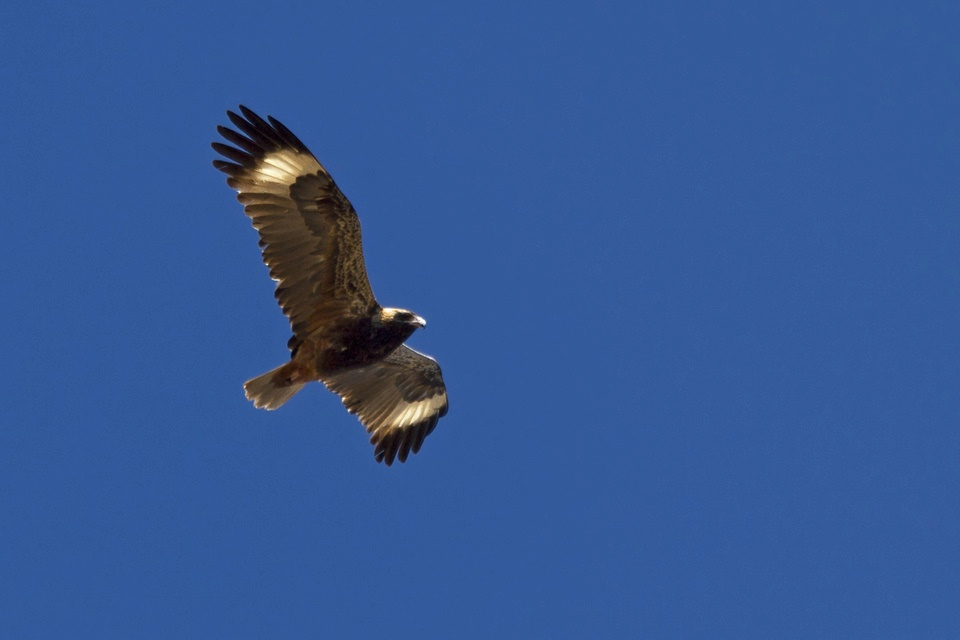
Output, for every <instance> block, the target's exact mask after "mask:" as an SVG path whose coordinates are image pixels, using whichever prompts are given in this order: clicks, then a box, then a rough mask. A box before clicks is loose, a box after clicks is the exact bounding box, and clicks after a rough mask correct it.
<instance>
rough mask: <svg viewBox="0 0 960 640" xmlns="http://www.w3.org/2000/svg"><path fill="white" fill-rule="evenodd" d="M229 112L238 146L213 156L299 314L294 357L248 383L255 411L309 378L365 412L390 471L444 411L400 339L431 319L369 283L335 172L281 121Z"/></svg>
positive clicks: (440, 389)
mask: <svg viewBox="0 0 960 640" xmlns="http://www.w3.org/2000/svg"><path fill="white" fill-rule="evenodd" d="M240 113H241V114H242V116H241V115H238V114H236V113H233V112H231V111H228V112H227V116H228V117H229V118H230V121H231V122H232V123H233V124H234V126H235V127H236V128H237V129H238V130H239V133H238V132H237V131H234V130H232V129H228V128H226V127H217V131H218V132H219V133H220V135H222V136H223V137H224V138H225V139H226V140H227V141H228V142H230V143H232V144H233V145H235V146H229V145H226V144H222V143H220V142H214V143H213V148H214V149H215V150H216V151H217V152H218V153H219V154H221V155H222V156H224V157H225V158H227V159H228V160H229V161H230V162H227V161H224V160H214V161H213V165H214V166H215V167H216V168H217V169H219V170H220V171H223V172H224V173H226V174H227V176H228V178H227V184H228V185H229V186H230V187H231V188H233V189H236V190H237V192H238V195H237V199H238V200H239V201H240V202H241V203H242V204H243V205H244V212H245V213H246V214H247V215H248V216H249V217H250V219H251V221H252V222H253V226H254V227H255V228H256V229H257V231H258V232H259V233H260V248H261V249H262V251H263V261H264V262H265V263H266V265H267V266H268V267H269V268H270V276H271V277H272V278H273V279H274V280H276V281H277V289H276V294H275V295H276V298H277V302H279V303H280V308H281V309H283V312H284V314H286V315H287V317H288V318H289V319H290V326H291V328H292V329H293V337H292V338H290V341H289V343H288V346H289V347H290V362H288V363H286V364H284V365H282V366H280V367H278V368H276V369H274V370H272V371H269V372H267V373H265V374H263V375H262V376H259V377H257V378H253V379H252V380H248V381H247V382H246V383H245V384H244V390H245V391H246V395H247V398H249V399H250V400H252V401H253V403H254V406H256V407H258V408H264V409H276V408H278V407H279V406H281V405H282V404H283V403H285V402H286V401H287V400H289V399H290V398H291V397H293V395H294V394H295V393H297V391H299V390H300V389H301V388H303V385H304V384H306V383H307V382H310V381H312V380H317V381H320V382H323V383H324V384H325V385H326V386H327V388H328V389H330V390H331V391H333V392H335V393H337V394H338V395H339V396H340V397H341V399H342V400H343V403H344V405H346V407H347V410H348V411H350V413H354V414H356V415H357V416H358V417H359V418H360V422H361V423H363V425H364V427H365V428H366V429H367V431H368V432H369V433H370V442H371V444H373V445H375V446H376V449H375V453H374V455H375V456H376V459H377V460H378V461H382V462H385V463H386V464H387V465H388V466H389V465H390V464H392V463H393V461H394V459H398V460H400V462H404V461H406V459H407V456H408V455H409V453H410V452H413V453H417V452H418V451H419V450H420V447H421V445H422V444H423V440H424V438H426V436H427V435H429V434H430V432H431V431H433V429H434V427H436V425H437V421H438V420H439V419H440V418H441V417H443V416H444V415H446V413H447V392H446V387H445V386H444V384H443V377H442V375H441V373H440V367H439V366H438V365H437V363H436V361H435V360H434V359H433V358H430V357H429V356H425V355H423V354H421V353H417V352H416V351H414V350H413V349H410V348H409V347H407V346H406V345H404V344H403V342H404V341H405V340H406V339H407V338H408V337H409V336H410V335H411V334H412V333H413V332H414V331H415V330H416V329H418V328H419V327H422V326H424V325H425V324H426V323H425V322H424V321H423V319H422V318H420V317H419V316H417V315H415V314H413V313H411V312H410V311H406V310H403V309H392V308H384V307H381V306H380V304H378V303H377V300H376V298H375V297H374V295H373V291H372V289H371V288H370V282H369V280H368V279H367V271H366V268H365V267H364V262H363V248H362V244H361V239H360V221H359V220H358V218H357V213H356V211H354V209H353V206H352V205H351V204H350V201H349V200H347V198H346V196H344V195H343V193H341V191H340V189H339V188H337V185H336V184H335V183H334V181H333V179H332V178H331V177H330V174H329V173H327V171H326V169H324V168H323V166H322V165H321V164H320V163H319V162H318V161H317V159H316V158H315V157H314V156H313V154H311V153H310V151H309V150H308V149H307V147H306V146H305V145H304V144H303V143H302V142H300V140H299V139H297V137H296V136H295V135H293V133H291V132H290V130H289V129H287V128H286V127H285V126H283V125H282V124H281V123H280V122H278V121H277V120H275V119H274V118H272V117H268V118H267V120H264V119H262V118H260V116H258V115H257V114H255V113H254V112H253V111H251V110H250V109H247V108H246V107H244V106H242V105H241V107H240Z"/></svg>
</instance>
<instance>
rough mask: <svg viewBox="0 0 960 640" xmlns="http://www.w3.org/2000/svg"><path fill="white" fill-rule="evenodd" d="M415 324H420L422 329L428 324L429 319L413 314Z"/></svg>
mask: <svg viewBox="0 0 960 640" xmlns="http://www.w3.org/2000/svg"><path fill="white" fill-rule="evenodd" d="M413 324H415V325H417V326H419V327H420V328H421V329H422V328H423V327H425V326H427V321H426V320H424V319H423V318H421V317H420V316H413Z"/></svg>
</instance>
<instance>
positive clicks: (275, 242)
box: [212, 105, 377, 342]
mask: <svg viewBox="0 0 960 640" xmlns="http://www.w3.org/2000/svg"><path fill="white" fill-rule="evenodd" d="M240 112H241V113H242V114H243V115H242V116H240V115H237V114H236V113H233V112H232V111H228V112H227V115H228V116H229V118H230V121H231V122H232V123H233V124H234V126H236V128H237V129H239V131H240V133H238V132H237V131H234V130H232V129H228V128H227V127H217V131H218V132H219V133H220V135H222V136H223V137H224V138H225V139H226V140H227V141H228V142H230V143H232V144H233V145H235V146H229V145H226V144H222V143H219V142H214V143H213V145H212V146H213V148H214V149H215V150H216V151H217V152H218V153H220V154H221V155H223V156H224V157H226V158H227V159H229V160H230V162H226V161H224V160H214V161H213V165H214V166H215V167H216V168H217V169H219V170H220V171H223V172H224V173H226V174H227V176H229V177H228V178H227V184H228V185H230V187H232V188H233V189H236V190H237V191H238V192H239V193H238V195H237V199H238V200H239V201H240V202H241V203H243V205H244V211H245V212H246V214H247V215H248V216H249V217H250V219H251V220H252V222H253V226H254V227H256V229H257V231H259V232H260V248H261V249H262V251H263V261H264V262H265V263H266V265H267V266H268V267H269V268H270V276H271V277H272V278H273V279H274V280H276V281H277V290H276V293H275V295H276V297H277V302H279V303H280V308H281V309H283V312H284V313H285V314H286V315H287V317H289V318H290V325H291V327H292V328H293V334H294V342H296V341H298V340H302V339H303V338H304V337H305V336H306V335H307V334H308V333H310V332H311V331H312V330H314V329H316V328H318V327H322V326H324V325H325V324H326V323H328V322H330V321H331V320H332V319H334V318H338V317H341V316H343V315H345V314H347V315H352V314H356V315H361V314H367V313H369V312H370V310H371V309H373V308H375V307H376V306H377V301H376V298H374V295H373V291H372V290H371V289H370V281H369V280H368V279H367V271H366V268H365V267H364V263H363V247H362V244H361V240H360V221H359V220H358V219H357V213H356V211H354V209H353V206H352V205H351V204H350V201H349V200H347V198H346V196H344V195H343V193H342V192H341V191H340V189H339V188H338V187H337V185H336V184H335V183H334V181H333V179H332V178H331V177H330V174H329V173H327V171H326V169H324V168H323V166H322V165H321V164H320V163H319V162H318V161H317V159H316V158H315V157H314V156H313V154H311V153H310V151H309V150H308V149H307V147H306V146H305V145H304V144H303V143H302V142H300V140H299V139H298V138H297V137H296V136H295V135H293V133H291V132H290V130H289V129H287V128H286V127H285V126H283V125H282V124H281V123H280V122H279V121H277V120H276V119H274V118H272V117H268V118H267V120H264V119H262V118H261V117H260V116H258V115H257V114H255V113H254V112H253V111H251V110H250V109H247V108H246V107H244V106H242V105H241V106H240Z"/></svg>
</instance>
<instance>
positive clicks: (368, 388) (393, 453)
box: [323, 345, 447, 466]
mask: <svg viewBox="0 0 960 640" xmlns="http://www.w3.org/2000/svg"><path fill="white" fill-rule="evenodd" d="M323 383H324V384H325V385H327V388H328V389H330V390H331V391H333V392H335V393H337V394H338V395H339V396H340V397H341V398H342V399H343V404H344V405H345V406H346V407H347V410H348V411H349V412H350V413H355V414H356V415H357V416H358V417H359V418H360V422H361V423H363V426H364V427H365V428H366V430H367V432H368V433H369V434H370V444H372V445H375V446H376V450H375V451H374V456H376V458H377V462H385V463H386V464H387V466H389V465H391V464H393V460H394V458H398V459H399V460H400V462H405V461H406V459H407V455H408V454H409V453H410V452H411V451H412V452H413V453H417V452H418V451H420V446H421V445H422V444H423V439H424V438H426V437H427V436H428V435H430V432H431V431H433V429H434V427H436V426H437V421H438V420H439V419H440V418H442V417H443V416H444V415H446V413H447V389H446V387H445V386H444V384H443V376H442V375H441V373H440V367H439V366H438V365H437V362H436V361H435V360H434V359H433V358H431V357H429V356H425V355H423V354H422V353H418V352H416V351H414V350H413V349H411V348H409V347H407V346H406V345H403V346H400V347H399V348H398V349H396V350H395V351H394V352H392V353H391V354H390V355H389V356H387V357H386V358H384V359H383V360H381V361H380V362H377V363H376V364H372V365H370V366H367V367H361V368H359V369H349V370H347V371H344V372H342V373H337V374H334V375H332V376H327V377H325V378H324V380H323Z"/></svg>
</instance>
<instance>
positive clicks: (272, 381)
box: [243, 362, 306, 409]
mask: <svg viewBox="0 0 960 640" xmlns="http://www.w3.org/2000/svg"><path fill="white" fill-rule="evenodd" d="M292 366H293V363H292V362H288V363H286V364H284V365H281V366H279V367H277V368H276V369H271V370H270V371H267V372H266V373H265V374H263V375H262V376H257V377H256V378H252V379H250V380H247V381H246V382H244V383H243V390H244V392H246V394H247V400H250V401H252V402H253V406H255V407H256V408H257V409H278V408H280V406H282V405H283V403H284V402H286V401H287V400H289V399H290V398H292V397H293V396H294V395H295V394H296V393H297V391H300V389H302V388H303V385H304V384H306V383H305V382H299V383H297V382H292V381H291V377H292V376H291V374H292V373H293V371H292V368H291V367H292Z"/></svg>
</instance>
